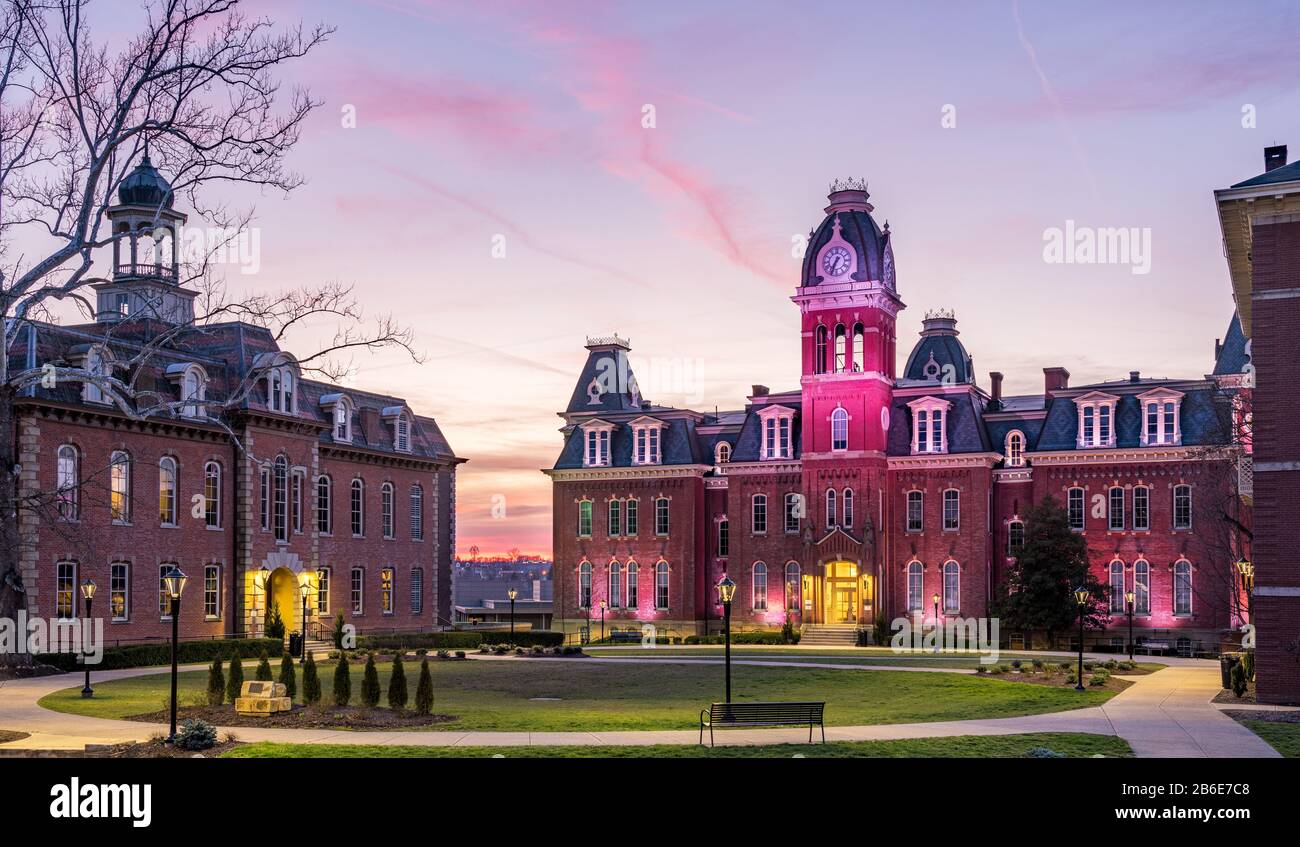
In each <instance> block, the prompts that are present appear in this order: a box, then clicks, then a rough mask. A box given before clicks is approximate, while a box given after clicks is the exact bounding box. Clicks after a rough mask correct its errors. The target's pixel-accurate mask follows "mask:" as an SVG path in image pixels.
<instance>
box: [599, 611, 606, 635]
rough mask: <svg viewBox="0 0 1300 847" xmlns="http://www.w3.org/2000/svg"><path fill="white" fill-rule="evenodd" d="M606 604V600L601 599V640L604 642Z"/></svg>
mask: <svg viewBox="0 0 1300 847" xmlns="http://www.w3.org/2000/svg"><path fill="white" fill-rule="evenodd" d="M605 606H606V603H605V601H604V600H601V601H600V640H601V643H604V641H605Z"/></svg>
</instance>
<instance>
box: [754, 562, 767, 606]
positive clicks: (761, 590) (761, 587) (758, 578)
mask: <svg viewBox="0 0 1300 847" xmlns="http://www.w3.org/2000/svg"><path fill="white" fill-rule="evenodd" d="M753 587H754V611H755V612H762V611H765V610H766V609H767V565H765V564H763V563H762V562H755V563H754V586H753Z"/></svg>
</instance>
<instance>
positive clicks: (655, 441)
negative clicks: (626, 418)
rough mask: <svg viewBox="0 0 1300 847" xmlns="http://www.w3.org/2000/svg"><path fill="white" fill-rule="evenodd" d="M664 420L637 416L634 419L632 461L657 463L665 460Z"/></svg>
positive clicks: (636, 463) (648, 463)
mask: <svg viewBox="0 0 1300 847" xmlns="http://www.w3.org/2000/svg"><path fill="white" fill-rule="evenodd" d="M663 427H664V424H663V422H662V421H658V420H655V419H654V418H637V419H636V420H634V421H632V463H633V464H635V465H657V464H659V463H660V462H662V461H663V453H662V451H661V445H662V442H663V439H662V432H661V431H662V429H663Z"/></svg>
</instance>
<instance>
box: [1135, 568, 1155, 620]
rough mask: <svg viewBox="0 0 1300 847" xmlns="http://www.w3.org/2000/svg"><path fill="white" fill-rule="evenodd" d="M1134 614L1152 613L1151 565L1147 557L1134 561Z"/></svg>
mask: <svg viewBox="0 0 1300 847" xmlns="http://www.w3.org/2000/svg"><path fill="white" fill-rule="evenodd" d="M1133 595H1134V596H1133V614H1135V615H1149V614H1151V565H1150V564H1149V563H1148V562H1147V560H1146V559H1138V560H1137V561H1136V562H1134V563H1133Z"/></svg>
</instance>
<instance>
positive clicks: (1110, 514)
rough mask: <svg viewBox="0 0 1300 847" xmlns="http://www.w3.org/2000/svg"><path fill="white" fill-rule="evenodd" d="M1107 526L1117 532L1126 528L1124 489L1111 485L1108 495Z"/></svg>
mask: <svg viewBox="0 0 1300 847" xmlns="http://www.w3.org/2000/svg"><path fill="white" fill-rule="evenodd" d="M1106 528H1107V529H1110V530H1113V531H1115V532H1121V531H1123V529H1124V489H1123V488H1122V487H1121V486H1118V485H1115V486H1111V489H1110V491H1108V492H1107V495H1106Z"/></svg>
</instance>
